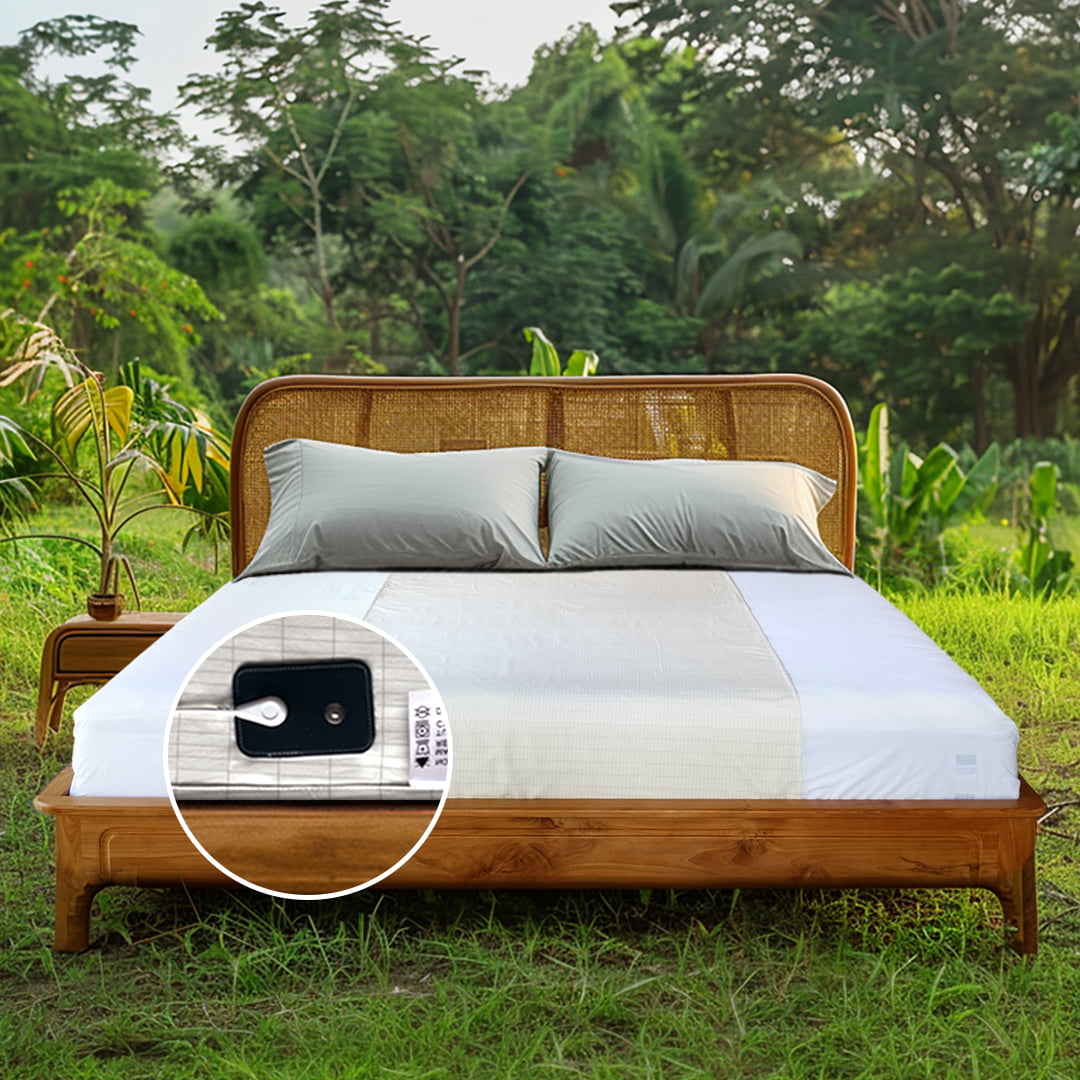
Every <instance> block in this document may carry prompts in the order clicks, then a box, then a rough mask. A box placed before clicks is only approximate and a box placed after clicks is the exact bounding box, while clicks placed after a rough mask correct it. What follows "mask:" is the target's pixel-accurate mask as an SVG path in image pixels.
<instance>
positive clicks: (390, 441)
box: [364, 385, 552, 453]
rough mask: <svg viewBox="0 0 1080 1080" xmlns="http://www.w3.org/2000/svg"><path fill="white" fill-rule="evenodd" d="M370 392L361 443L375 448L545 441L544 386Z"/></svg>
mask: <svg viewBox="0 0 1080 1080" xmlns="http://www.w3.org/2000/svg"><path fill="white" fill-rule="evenodd" d="M371 397H372V400H371V420H370V424H369V428H368V432H367V437H366V441H365V443H364V445H365V446H370V447H372V448H373V449H375V450H394V451H396V452H398V453H414V452H424V451H437V450H442V449H444V447H445V443H446V442H447V441H455V440H457V441H464V442H477V443H482V444H483V446H484V447H488V448H491V447H497V446H547V445H548V410H549V408H550V403H551V397H552V395H551V391H550V390H549V389H547V388H546V387H535V386H532V387H530V386H523V387H521V388H520V389H518V390H514V389H513V387H505V386H483V385H479V386H477V388H476V389H473V388H471V387H462V388H451V389H445V390H442V391H441V392H437V391H436V392H433V391H431V390H428V391H427V392H421V393H417V391H416V390H395V389H387V390H384V391H380V392H378V393H373V394H372V395H371ZM477 448H478V449H479V448H480V447H477Z"/></svg>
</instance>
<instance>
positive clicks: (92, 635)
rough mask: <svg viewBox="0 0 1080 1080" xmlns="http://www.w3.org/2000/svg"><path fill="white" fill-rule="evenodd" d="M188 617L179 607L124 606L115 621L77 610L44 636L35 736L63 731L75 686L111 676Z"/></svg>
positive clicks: (41, 741)
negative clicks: (144, 608) (67, 701)
mask: <svg viewBox="0 0 1080 1080" xmlns="http://www.w3.org/2000/svg"><path fill="white" fill-rule="evenodd" d="M181 618H183V614H182V613H179V612H168V611H132V612H125V613H124V614H123V615H121V616H120V617H119V618H118V619H115V620H114V621H112V622H101V621H100V620H98V619H92V618H90V616H89V615H76V616H75V617H74V618H72V619H68V621H67V622H65V623H61V625H60V626H58V627H56V628H55V629H54V630H53V631H52V632H51V633H50V634H49V636H48V637H47V638H46V639H45V645H44V647H43V648H42V651H41V673H40V677H39V679H38V703H37V711H36V713H35V716H34V742H35V743H36V744H37V747H38V749H39V750H40V749H41V747H42V746H44V745H45V739H46V737H47V735H48V733H49V731H50V730H51V731H59V730H60V721H61V718H62V716H63V711H64V699H65V697H66V695H67V692H68V690H70V689H71V688H72V687H73V686H85V685H94V684H101V683H104V682H107V681H108V680H109V679H110V678H112V676H113V675H115V674H117V672H119V671H121V670H123V668H125V667H126V666H127V665H128V664H129V663H131V661H132V660H134V659H135V657H136V656H138V655H139V654H140V653H141V652H144V651H145V650H146V649H147V648H149V646H150V645H152V644H153V643H154V642H155V641H157V639H158V638H159V637H161V635H162V634H164V633H167V632H168V631H169V630H171V629H172V628H173V627H174V626H175V625H176V623H177V622H178V621H179V620H180V619H181Z"/></svg>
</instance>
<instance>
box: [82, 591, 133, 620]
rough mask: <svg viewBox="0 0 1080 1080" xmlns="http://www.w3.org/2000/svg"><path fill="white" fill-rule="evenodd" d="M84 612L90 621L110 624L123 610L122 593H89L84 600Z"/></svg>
mask: <svg viewBox="0 0 1080 1080" xmlns="http://www.w3.org/2000/svg"><path fill="white" fill-rule="evenodd" d="M86 610H87V612H88V613H89V615H90V618H92V619H100V620H101V621H102V622H110V621H112V620H113V619H117V618H119V617H120V615H121V614H122V612H123V610H124V594H123V593H91V594H90V595H89V596H88V597H87V598H86Z"/></svg>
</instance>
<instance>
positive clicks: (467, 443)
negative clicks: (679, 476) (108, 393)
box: [36, 375, 1045, 953]
mask: <svg viewBox="0 0 1080 1080" xmlns="http://www.w3.org/2000/svg"><path fill="white" fill-rule="evenodd" d="M293 437H308V438H318V439H323V440H326V441H332V442H342V443H349V444H355V445H361V446H371V447H375V448H377V449H384V450H396V451H425V450H426V451H432V450H460V449H473V448H481V447H495V446H514V445H519V446H556V447H562V448H564V449H567V450H572V451H578V452H583V453H593V454H603V455H607V456H611V457H628V458H659V457H709V458H730V459H757V460H775V461H795V462H799V463H800V464H803V465H807V466H809V467H810V468H813V469H816V470H818V471H819V472H822V473H825V474H826V475H828V476H832V477H835V478H836V479H837V481H838V490H837V495H836V497H835V498H834V499H833V500H832V501H831V502H830V503H829V504H828V506H826V508H825V510H824V511H823V512H822V514H821V518H820V522H819V524H820V528H821V533H822V537H823V539H824V541H825V542H826V544H827V545H828V546H829V547H830V549H831V550H832V551H833V552H834V553H835V554H836V555H837V557H838V558H840V559H841V560H842V561H843V562H844V563H846V564H847V565H848V566H851V565H852V563H853V559H854V550H855V506H856V456H855V437H854V432H853V429H852V426H851V420H850V417H849V415H848V412H847V408H846V406H845V405H844V402H843V401H842V399H841V398H840V397H839V395H838V394H837V393H836V392H835V391H834V390H832V389H831V388H830V387H828V386H827V385H825V384H824V383H821V382H819V381H817V380H815V379H811V378H808V377H805V376H797V375H761V376H751V375H747V376H701V377H683V376H667V377H664V376H650V377H641V378H638V377H626V378H623V377H602V378H596V377H592V378H588V379H567V378H557V379H535V378H518V379H509V378H507V379H502V378H500V379H480V378H477V379H398V378H344V377H332V376H293V377H289V378H284V379H274V380H271V381H270V382H267V383H264V384H263V385H262V386H260V387H258V388H256V390H255V391H253V393H252V394H251V396H250V397H249V398H248V400H247V401H246V402H245V403H244V406H243V408H242V409H241V411H240V416H239V418H238V420H237V425H236V432H235V435H234V440H233V465H232V511H233V519H232V520H233V568H234V571H235V572H239V571H240V570H241V569H242V568H243V567H244V566H245V565H246V564H247V562H248V561H249V560H250V559H251V557H252V555H253V554H254V552H255V549H256V548H257V546H258V543H259V539H260V538H261V536H262V533H263V530H264V529H265V526H266V521H267V518H268V514H269V489H268V485H267V480H266V473H265V469H264V468H263V464H262V451H263V448H264V447H266V446H269V445H271V444H272V443H274V442H278V441H279V440H281V439H287V438H293ZM70 781H71V773H70V770H65V771H64V772H63V773H61V774H60V775H59V776H58V777H56V778H55V779H54V780H53V781H52V782H51V783H50V784H49V785H48V786H47V787H46V789H45V790H44V791H43V792H42V793H41V795H40V796H39V797H38V798H37V800H36V805H37V807H38V809H40V810H43V811H44V812H46V813H48V814H52V815H53V816H54V817H55V819H56V948H57V949H60V950H81V949H85V948H86V947H87V946H88V943H89V918H90V905H91V902H92V900H93V897H94V894H95V893H96V892H97V891H98V890H99V889H101V888H102V887H104V886H106V885H145V886H162V885H177V884H181V883H183V884H185V885H189V886H203V885H205V886H224V885H233V884H235V882H233V881H232V880H231V879H229V878H227V877H226V876H225V875H223V874H222V873H221V872H220V871H219V870H217V869H216V868H215V867H214V866H212V865H211V864H210V863H209V862H207V861H206V860H205V859H204V858H203V857H202V855H200V854H199V852H198V850H197V849H196V848H195V847H194V846H193V845H192V843H191V842H190V841H189V840H188V838H187V836H186V834H185V833H184V832H183V830H182V829H181V827H180V825H179V823H178V822H177V820H176V817H175V816H174V814H173V812H172V809H171V807H170V805H169V802H168V800H167V799H152V798H143V799H130V798H128V799H125V798H88V797H73V796H70V795H69V794H68V790H69V787H70ZM268 810H269V811H272V812H274V813H277V814H279V815H281V816H280V818H279V819H278V820H277V827H274V828H268V827H267V817H266V813H267V811H268ZM429 812H430V811H426V810H423V809H420V808H415V807H408V806H401V807H382V806H372V805H370V804H358V803H348V804H325V803H324V804H316V805H311V806H305V807H298V806H293V807H288V806H282V807H280V808H278V809H276V810H274V809H273V808H269V807H261V808H260V810H259V813H258V815H256V814H253V813H252V810H251V808H250V807H249V806H245V805H243V804H225V805H222V804H205V805H192V806H191V808H190V809H188V808H187V807H185V816H186V817H188V819H189V823H190V824H192V826H193V827H194V828H195V831H196V832H197V833H198V835H199V836H200V837H204V836H208V837H209V836H212V837H214V838H215V841H214V848H213V850H214V854H215V856H216V857H217V858H218V859H219V861H221V862H222V863H223V864H224V865H227V866H230V867H234V868H235V867H236V866H238V865H241V864H244V865H249V866H256V867H258V866H263V867H266V868H267V869H268V872H272V875H273V878H274V880H275V882H281V883H282V884H281V885H279V886H278V887H279V888H281V890H282V891H288V892H296V893H311V892H319V893H322V892H329V891H333V889H334V888H335V887H340V888H342V889H344V888H348V887H349V886H350V885H353V884H355V883H356V882H357V881H363V880H366V879H367V878H368V877H370V876H371V868H370V867H369V866H368V865H367V862H368V861H369V860H368V856H367V855H366V854H365V847H364V845H362V844H358V843H357V837H363V836H371V835H376V836H378V837H380V844H381V848H380V849H381V850H387V847H386V845H390V846H392V845H393V844H395V843H398V844H402V845H404V846H402V848H401V850H402V851H406V850H408V848H409V846H410V844H411V842H412V841H411V840H408V838H409V837H412V838H415V836H416V828H417V825H416V822H417V818H416V815H417V814H418V813H422V814H427V813H429ZM1044 812H1045V804H1044V803H1043V802H1042V800H1041V799H1040V798H1039V796H1038V795H1037V794H1035V792H1034V791H1032V789H1031V788H1030V787H1029V786H1028V784H1027V783H1026V782H1025V781H1023V780H1022V781H1021V792H1020V797H1019V798H1018V799H1016V800H964V801H899V800H776V801H765V800H741V799H740V800H732V799H711V800H612V799H561V800H492V799H484V800H475V799H454V798H452V797H451V798H450V799H449V800H448V801H447V804H446V807H445V809H444V811H443V813H442V816H441V817H440V818H439V821H438V823H437V825H436V826H435V829H434V830H433V832H432V833H431V835H430V837H429V838H428V840H427V841H426V842H425V844H424V845H423V847H422V848H421V849H420V851H419V852H418V853H417V854H416V855H415V856H414V857H413V858H412V859H411V860H410V861H409V862H408V863H406V864H405V865H404V866H403V867H402V868H401V869H399V870H398V871H396V872H395V873H394V874H393V875H392V876H391V877H389V878H387V879H386V880H384V881H383V882H381V886H380V887H393V888H563V887H565V888H584V887H589V888H593V887H595V888H665V887H668V888H703V887H708V888H736V887H737V888H756V887H767V888H786V887H796V888H806V887H815V888H836V887H934V888H985V889H989V890H990V891H991V892H993V893H994V894H995V895H996V896H997V897H998V898H999V900H1000V902H1001V906H1002V911H1003V915H1004V921H1005V924H1006V926H1007V927H1008V928H1009V929H1010V930H1011V931H1012V932H1010V934H1009V937H1008V941H1009V944H1010V945H1012V947H1013V948H1015V949H1016V950H1017V951H1019V952H1021V953H1034V952H1035V951H1036V948H1037V933H1038V931H1037V921H1036V905H1035V869H1034V867H1035V862H1034V850H1035V834H1036V831H1037V826H1038V819H1039V817H1040V816H1041V815H1042V814H1043V813H1044ZM407 840H408V842H406V841H407ZM383 866H385V863H384V864H383Z"/></svg>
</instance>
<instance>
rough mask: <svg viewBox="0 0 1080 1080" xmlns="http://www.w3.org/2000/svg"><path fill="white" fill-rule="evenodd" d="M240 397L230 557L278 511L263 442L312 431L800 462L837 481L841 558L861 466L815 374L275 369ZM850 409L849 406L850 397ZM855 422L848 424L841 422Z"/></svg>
mask: <svg viewBox="0 0 1080 1080" xmlns="http://www.w3.org/2000/svg"><path fill="white" fill-rule="evenodd" d="M256 394H257V397H256V398H255V400H254V401H253V403H252V404H251V405H250V406H249V407H245V409H244V412H243V414H242V416H241V419H240V421H239V422H238V424H237V432H236V436H235V440H234V459H233V460H234V476H233V483H234V488H235V490H234V510H235V512H234V529H235V530H236V535H235V536H234V570H236V571H237V572H239V570H240V569H241V568H242V567H243V566H245V565H246V564H247V562H248V561H249V560H250V559H251V557H252V555H254V553H255V550H256V548H257V547H258V545H259V540H260V539H261V537H262V534H263V531H264V530H265V528H266V522H267V519H268V517H269V513H270V492H269V485H268V484H267V480H266V469H265V467H264V465H263V461H262V451H263V449H264V448H265V447H267V446H270V445H272V444H273V443H275V442H280V441H281V440H282V439H290V438H309V439H321V440H323V441H326V442H339V443H346V444H350V445H356V446H370V447H373V448H375V449H378V450H393V451H397V452H405V453H408V452H421V451H438V450H445V449H461V448H472V447H483V446H486V447H497V446H554V447H559V448H561V449H564V450H571V451H575V452H577V453H583V454H599V455H603V456H607V457H625V458H633V459H651V458H664V457H690V458H708V459H712V460H740V459H742V460H759V461H794V462H797V463H798V464H801V465H806V466H808V467H809V468H812V469H816V470H817V471H818V472H821V473H824V474H825V475H826V476H830V477H833V478H834V479H836V480H837V481H838V484H839V490H838V494H837V497H836V498H834V499H833V500H832V501H831V502H830V503H829V505H828V506H827V507H826V508H825V510H824V511H823V512H822V514H821V518H820V520H819V526H820V528H821V535H822V539H823V540H824V541H825V543H826V545H827V546H828V547H829V548H830V550H832V551H833V552H834V553H835V554H836V555H837V556H838V557H840V558H843V557H844V546H845V536H846V535H847V533H848V531H849V522H848V521H847V520H846V517H845V515H846V512H847V511H846V507H848V506H850V505H851V503H850V499H848V498H846V497H845V496H846V495H847V494H850V485H852V484H854V482H855V478H854V475H853V472H852V470H853V469H854V461H851V460H849V458H848V454H849V453H850V445H849V443H850V434H849V433H850V421H849V420H848V418H847V416H846V414H845V415H841V412H839V411H838V409H837V405H836V403H835V402H834V401H832V400H830V399H829V398H828V397H827V396H825V395H824V394H823V393H822V392H821V391H820V390H819V389H818V388H817V387H816V386H815V385H813V384H810V383H807V382H806V381H799V380H797V379H793V380H792V381H790V382H786V381H783V380H782V379H777V378H775V377H774V378H773V379H756V378H755V377H753V376H744V377H738V376H734V377H725V376H716V377H713V378H701V379H685V380H683V379H678V380H665V379H663V378H656V379H648V378H640V379H638V378H601V379H593V378H590V379H587V380H564V379H552V380H540V379H529V380H524V379H521V380H513V379H492V380H485V379H471V380H466V381H462V382H450V381H448V380H440V379H415V380H392V379H377V378H375V379H366V378H358V379H326V378H322V379H320V378H318V377H314V378H307V377H302V376H301V377H297V378H295V379H285V380H278V381H277V382H276V383H275V384H273V385H272V386H271V387H269V388H268V389H267V390H265V391H264V392H262V393H261V394H260V393H259V392H258V391H257V392H256ZM841 411H842V407H841ZM846 433H847V434H846Z"/></svg>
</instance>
